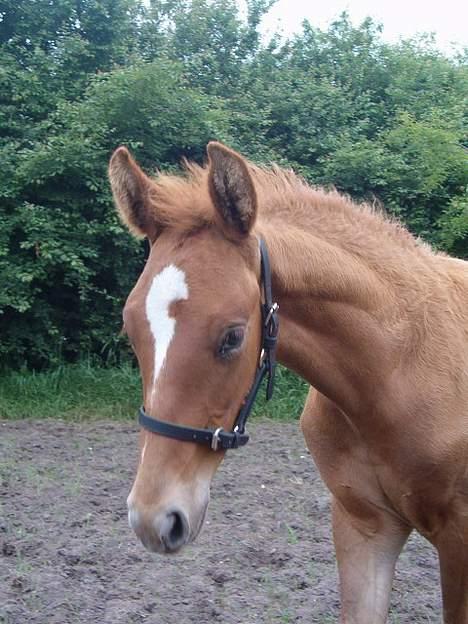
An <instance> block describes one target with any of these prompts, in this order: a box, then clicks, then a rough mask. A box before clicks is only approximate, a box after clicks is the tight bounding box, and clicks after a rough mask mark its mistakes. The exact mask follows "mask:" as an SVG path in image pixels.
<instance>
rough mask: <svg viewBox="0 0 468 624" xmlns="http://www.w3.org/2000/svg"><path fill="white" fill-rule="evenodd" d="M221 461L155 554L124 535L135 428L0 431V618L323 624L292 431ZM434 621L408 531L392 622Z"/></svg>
mask: <svg viewBox="0 0 468 624" xmlns="http://www.w3.org/2000/svg"><path fill="white" fill-rule="evenodd" d="M250 429H251V434H252V439H251V442H250V443H249V444H248V445H247V447H245V448H244V449H242V450H239V451H232V452H230V453H228V455H227V457H226V460H225V462H224V464H223V466H222V468H221V469H220V471H219V472H218V475H217V477H216V480H215V482H214V484H213V487H212V501H211V504H210V510H209V513H208V521H207V523H206V525H205V528H204V530H203V532H202V534H201V536H200V537H199V539H198V540H197V542H196V543H195V544H193V545H191V546H189V547H188V548H187V549H186V550H185V551H183V553H181V554H178V555H175V556H172V557H163V556H161V555H153V554H151V553H148V552H146V551H145V550H144V548H143V546H142V545H141V544H140V543H139V542H138V541H137V539H136V537H135V536H134V535H133V533H132V532H131V530H130V529H129V528H128V526H127V518H126V506H125V500H126V497H127V494H128V491H129V489H130V487H131V483H132V479H133V475H134V469H135V465H136V460H137V435H136V427H135V426H133V425H128V424H121V423H119V424H116V423H108V422H104V423H93V424H84V425H76V424H74V425H72V424H68V423H63V422H57V421H53V422H52V421H40V422H31V421H19V422H1V423H0V622H2V623H3V624H7V623H8V624H26V623H27V624H55V623H57V624H74V623H82V622H83V623H95V622H98V623H100V624H107V623H109V624H131V623H134V622H135V623H136V622H147V623H151V624H174V623H176V624H189V623H192V622H196V623H197V624H205V623H208V622H210V623H211V622H213V623H214V624H216V623H218V622H223V623H226V624H256V623H265V624H273V623H289V622H300V623H304V624H305V623H307V624H310V623H311V622H318V623H320V624H326V623H329V622H336V621H337V616H338V609H339V597H338V591H337V574H336V568H335V557H334V551H333V544H332V539H331V523H330V509H329V495H328V493H327V491H326V490H325V488H324V486H323V484H322V482H321V480H320V477H319V476H318V473H317V470H316V468H315V466H314V464H313V462H312V460H311V458H310V455H309V454H308V452H307V451H306V449H305V445H304V441H303V439H302V436H301V434H300V432H299V430H298V427H297V425H295V424H294V423H286V424H284V423H275V422H257V423H254V424H252V426H251V428H250ZM440 621H441V604H440V591H439V574H438V568H437V561H436V557H435V553H434V552H433V550H432V548H431V547H430V546H429V545H428V544H427V543H426V542H424V541H423V539H422V538H420V537H418V536H413V537H412V538H411V540H410V542H409V543H408V545H407V547H406V549H405V551H404V553H403V554H402V556H401V557H400V560H399V563H398V568H397V574H396V579H395V583H394V591H393V599H392V607H391V615H390V618H389V622H393V623H397V622H398V623H400V624H403V623H407V624H410V623H411V624H415V623H422V622H424V623H436V622H440Z"/></svg>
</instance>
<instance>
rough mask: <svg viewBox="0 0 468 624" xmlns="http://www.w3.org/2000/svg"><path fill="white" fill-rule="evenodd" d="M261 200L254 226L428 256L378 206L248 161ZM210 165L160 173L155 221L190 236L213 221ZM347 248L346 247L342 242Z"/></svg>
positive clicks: (422, 245)
mask: <svg viewBox="0 0 468 624" xmlns="http://www.w3.org/2000/svg"><path fill="white" fill-rule="evenodd" d="M249 170H250V173H251V175H252V178H253V181H254V184H255V189H256V192H257V196H258V200H259V216H258V222H259V226H260V227H261V223H262V222H268V223H270V224H271V223H272V222H273V223H274V222H276V221H278V222H279V221H281V222H282V223H283V224H284V223H287V224H288V225H290V226H294V227H296V228H299V229H301V230H304V231H311V232H313V233H314V234H316V235H317V236H323V237H324V238H327V239H329V240H330V239H333V238H336V237H338V236H339V238H340V240H341V242H343V238H345V239H346V238H347V237H349V243H350V246H351V247H352V246H354V245H353V241H354V243H356V244H357V245H358V246H360V245H361V244H362V243H363V242H364V239H365V240H366V241H367V242H369V243H370V242H371V241H373V242H375V241H376V239H377V241H379V242H380V243H382V242H383V241H385V243H388V242H391V243H393V244H394V245H395V244H396V245H398V246H399V247H400V248H404V249H407V250H413V251H415V252H417V253H418V252H422V253H427V251H430V247H429V246H428V245H426V244H425V243H423V242H422V241H421V240H420V239H418V238H416V237H414V236H413V235H412V234H411V233H410V232H409V231H408V230H407V229H406V228H405V227H404V226H403V225H402V224H401V223H400V222H399V221H398V220H396V219H394V218H392V217H390V216H389V215H387V214H386V213H384V211H383V210H382V209H381V208H380V207H376V206H373V205H371V204H369V203H357V202H355V201H353V200H352V199H351V198H350V197H349V196H347V195H345V194H342V193H339V192H338V191H336V190H335V189H331V190H328V189H324V188H321V187H316V186H312V185H310V184H308V183H307V182H306V181H305V180H304V179H303V178H302V177H300V176H298V175H297V174H295V173H294V172H293V171H292V170H290V169H283V168H281V167H278V166H276V165H273V166H272V167H271V168H266V167H259V166H256V165H253V164H251V163H249ZM208 173H209V169H208V165H205V166H200V165H198V164H196V163H194V162H190V161H183V171H182V172H181V173H180V174H167V173H159V174H158V175H157V177H156V178H155V179H154V182H155V184H154V187H153V190H152V199H153V202H154V209H155V212H157V215H158V220H159V221H160V222H163V223H165V224H167V225H168V226H169V227H173V228H176V229H179V230H181V231H182V232H186V233H189V232H191V231H194V230H198V229H200V228H203V227H208V226H211V225H213V224H214V223H215V213H214V207H213V204H212V201H211V199H210V195H209V191H208ZM344 242H345V246H346V240H345V241H344Z"/></svg>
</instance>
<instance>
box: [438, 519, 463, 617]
mask: <svg viewBox="0 0 468 624" xmlns="http://www.w3.org/2000/svg"><path fill="white" fill-rule="evenodd" d="M463 533H464V535H463ZM434 543H435V545H436V547H437V551H438V553H439V562H440V577H441V583H442V601H443V605H444V622H445V624H467V623H468V526H466V527H465V529H463V528H461V529H460V530H456V528H455V527H453V525H452V526H450V530H449V529H445V530H444V531H443V532H442V533H441V534H440V535H438V536H437V538H436V539H435V540H434Z"/></svg>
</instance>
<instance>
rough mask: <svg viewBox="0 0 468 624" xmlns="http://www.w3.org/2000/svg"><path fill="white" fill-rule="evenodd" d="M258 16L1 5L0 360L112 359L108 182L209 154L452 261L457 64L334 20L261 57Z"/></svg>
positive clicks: (99, 4) (122, 250)
mask: <svg viewBox="0 0 468 624" xmlns="http://www.w3.org/2000/svg"><path fill="white" fill-rule="evenodd" d="M272 4H273V0H248V2H247V6H248V14H247V17H246V19H245V20H242V19H241V18H240V17H239V15H238V8H237V5H236V3H235V2H234V1H233V0H211V1H210V0H152V1H151V2H145V3H143V2H140V1H139V0H54V1H53V2H50V1H49V0H29V1H27V2H26V1H20V2H18V0H3V2H2V5H1V9H0V18H1V19H0V226H1V227H0V338H1V339H0V361H1V366H2V367H3V368H14V369H15V368H16V369H18V368H19V369H21V368H23V369H24V368H25V367H27V368H33V369H44V368H50V367H54V366H55V367H56V366H57V365H58V364H60V363H63V362H76V361H80V360H81V361H82V360H83V359H88V360H89V358H93V359H97V360H99V361H102V362H106V363H116V362H120V361H121V360H122V359H125V358H126V357H128V356H127V348H126V345H125V343H124V342H123V341H122V340H121V339H120V338H119V330H120V315H121V308H122V305H123V302H124V300H125V297H126V294H127V293H128V291H129V290H130V288H131V286H132V285H133V283H134V282H135V280H136V278H137V275H138V274H139V272H140V271H141V268H142V263H143V260H144V251H145V250H144V248H142V244H141V243H138V242H136V241H134V240H133V239H131V237H130V236H129V235H128V233H127V232H126V231H124V229H123V228H122V226H121V225H120V224H119V222H118V220H117V218H116V215H115V212H114V208H113V205H112V201H111V196H110V192H109V188H108V183H107V176H106V168H107V163H108V159H109V156H110V154H111V153H112V150H113V149H115V147H117V146H118V145H120V144H125V145H127V146H129V147H130V149H131V150H132V151H133V152H134V154H135V156H136V157H137V159H138V160H139V161H140V162H141V163H142V165H143V166H144V167H145V168H146V169H147V170H148V171H153V170H154V169H155V168H156V167H157V168H159V169H174V168H176V167H178V165H179V162H180V160H181V158H182V157H183V156H186V157H189V158H193V159H195V160H198V161H201V160H202V159H203V157H204V150H205V146H206V143H207V142H208V141H209V140H210V139H218V140H221V141H224V142H226V143H228V144H230V145H231V146H233V147H234V148H237V149H239V150H240V151H242V152H243V153H244V154H245V155H246V156H248V157H249V158H251V159H252V160H254V161H256V162H269V161H276V162H278V163H280V164H282V165H288V166H292V167H293V168H295V169H296V170H297V171H299V172H300V173H301V174H302V175H303V176H305V177H306V178H307V179H308V180H310V181H311V182H313V183H318V184H323V185H330V184H333V185H335V186H336V187H337V188H338V189H339V190H341V191H344V192H346V193H349V194H351V195H352V196H353V197H354V198H356V199H358V200H361V199H365V200H370V201H376V202H379V203H381V204H383V205H384V206H385V207H386V209H387V210H388V211H390V212H391V213H393V214H394V215H397V216H399V217H400V218H401V219H402V220H403V221H404V222H405V223H406V224H407V225H408V227H409V228H410V229H411V230H412V231H413V232H414V233H415V234H417V235H419V236H421V237H423V238H424V239H426V240H427V241H428V242H430V243H432V244H433V245H434V246H435V247H437V248H440V249H444V250H446V251H448V252H449V253H452V254H454V255H458V256H460V257H465V258H466V257H468V199H467V185H468V168H467V162H466V156H467V151H466V146H467V145H468V143H467V136H466V115H467V100H468V98H467V95H468V70H467V63H466V60H467V54H466V51H465V53H460V54H459V55H458V56H452V57H447V56H445V55H444V54H442V53H441V52H440V51H438V50H437V49H436V48H435V47H434V45H433V43H432V41H431V39H430V38H428V37H420V38H418V39H415V40H410V41H403V42H401V43H398V44H388V43H386V42H384V41H383V40H382V38H381V36H380V28H379V26H378V25H377V24H375V23H373V22H372V21H371V20H370V19H368V20H365V21H364V22H363V23H362V24H361V25H360V26H358V27H354V26H353V25H352V24H351V23H350V21H349V19H348V17H347V16H346V15H343V16H342V17H341V18H340V19H338V20H337V21H336V22H334V23H333V24H332V25H331V26H330V27H329V28H328V29H327V30H325V31H324V30H319V29H317V28H315V27H314V26H313V25H312V24H310V23H304V25H303V30H302V32H300V33H299V34H297V35H295V36H293V37H292V38H290V39H289V40H284V39H280V38H279V37H273V39H271V40H270V41H267V42H265V41H262V39H261V37H260V35H259V25H260V23H261V20H262V16H263V15H264V14H265V13H266V11H267V10H268V8H269V7H270V6H271V5H272Z"/></svg>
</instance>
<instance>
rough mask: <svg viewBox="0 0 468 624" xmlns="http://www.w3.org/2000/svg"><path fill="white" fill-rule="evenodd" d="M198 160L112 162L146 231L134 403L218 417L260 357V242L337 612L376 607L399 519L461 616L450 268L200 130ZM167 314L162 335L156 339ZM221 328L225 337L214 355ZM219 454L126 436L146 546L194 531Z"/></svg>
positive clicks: (460, 292) (462, 388) (383, 603)
mask: <svg viewBox="0 0 468 624" xmlns="http://www.w3.org/2000/svg"><path fill="white" fill-rule="evenodd" d="M208 154H209V163H208V165H207V166H206V167H204V168H201V167H197V166H195V165H188V166H187V175H186V176H185V177H183V176H167V175H160V176H158V177H157V178H156V179H154V180H152V179H150V178H148V177H147V176H146V175H145V174H144V173H143V172H142V171H141V170H140V169H139V168H138V166H137V165H136V163H135V162H134V161H133V160H132V159H131V158H130V156H129V154H128V152H127V151H126V150H125V148H119V150H117V151H116V153H115V154H114V156H113V158H112V160H111V164H110V179H111V183H112V188H113V192H114V197H115V199H116V203H117V206H118V208H119V210H120V213H121V216H122V218H123V220H124V222H125V223H127V225H128V226H129V228H130V229H131V230H132V231H133V232H134V233H136V234H138V235H142V236H147V237H148V238H149V240H150V242H151V244H152V249H151V254H150V258H149V260H148V263H147V266H146V268H145V270H144V272H143V274H142V276H141V277H140V279H139V281H138V283H137V285H136V287H135V289H134V290H133V291H132V294H131V295H130V297H129V300H128V302H127V305H126V309H125V312H124V318H125V325H126V328H127V331H128V333H129V336H130V338H131V340H132V342H133V344H134V347H135V350H136V354H137V356H138V359H139V363H140V368H141V372H142V377H143V386H144V400H145V405H146V407H147V410H148V412H149V413H150V414H153V415H154V416H157V417H158V418H162V419H165V420H170V421H172V422H179V423H183V424H186V425H190V426H219V425H221V426H224V427H225V428H230V426H231V424H232V422H233V420H234V418H235V414H236V413H237V410H238V409H239V405H240V404H241V402H242V399H243V396H245V393H246V391H247V389H248V387H249V384H250V381H251V379H252V378H253V374H254V370H255V366H256V361H257V357H258V345H259V336H260V335H259V312H258V303H259V298H260V290H259V287H258V281H259V259H258V245H257V237H258V236H261V237H263V239H264V240H265V241H266V243H267V246H268V248H269V251H270V256H271V262H272V271H273V289H274V295H275V298H276V299H277V300H278V302H279V304H280V310H281V328H280V341H279V349H278V358H279V360H280V361H281V362H282V363H283V364H284V365H286V366H287V367H289V368H291V369H292V370H294V371H296V372H297V373H299V374H300V375H301V376H302V377H303V378H304V379H306V380H307V381H308V382H309V383H310V384H311V390H310V393H309V397H308V399H307V402H306V405H305V408H304V411H303V414H302V417H301V426H302V430H303V432H304V436H305V438H306V441H307V444H308V446H309V448H310V451H311V453H312V455H313V457H314V460H315V461H316V463H317V465H318V467H319V470H320V472H321V475H322V477H323V479H324V481H325V483H326V484H327V486H328V488H329V489H330V492H331V494H332V499H333V529H334V540H335V546H336V553H337V561H338V568H339V575H340V592H341V599H342V622H347V623H348V622H349V623H356V624H379V623H383V622H385V621H386V617H387V611H388V604H389V593H390V589H391V582H392V577H393V571H394V565H395V561H396V559H397V557H398V555H399V553H400V551H401V548H402V547H403V545H404V543H405V541H406V539H407V537H408V535H409V533H410V532H411V530H412V529H417V530H418V531H419V532H420V533H422V534H423V535H424V536H426V537H427V539H428V540H430V541H431V542H432V544H434V546H435V547H436V548H437V550H438V553H439V559H440V567H441V581H442V591H443V601H444V614H445V615H444V617H445V622H446V623H447V624H468V314H467V310H468V263H466V262H464V261H461V260H456V259H451V258H449V257H447V256H445V255H442V254H438V253H435V252H433V251H432V250H431V249H430V248H429V247H428V246H427V245H425V244H423V243H421V242H420V241H418V240H416V239H415V238H413V237H412V236H411V235H410V234H409V233H408V232H407V231H406V230H405V229H404V228H403V227H401V226H400V225H398V224H397V223H394V222H392V221H390V220H388V219H387V218H386V217H384V216H383V215H382V214H381V213H379V212H378V211H375V210H373V209H372V208H370V207H369V206H358V205H356V204H354V203H353V202H351V201H350V200H349V199H348V198H346V197H343V196H342V195H339V194H338V193H336V192H325V191H323V190H321V189H316V188H311V187H310V186H308V185H307V184H306V183H305V182H303V181H302V180H301V179H299V178H298V177H296V176H295V175H294V174H293V173H291V172H288V171H283V170H281V169H272V170H266V169H261V168H258V167H254V166H252V165H251V164H249V163H248V162H247V161H245V160H244V159H243V158H242V157H241V156H239V155H238V154H236V153H235V152H233V151H231V150H229V149H228V148H226V147H224V146H223V145H221V144H218V143H211V144H210V145H209V147H208ZM169 266H173V267H175V269H174V273H173V275H174V280H175V281H176V282H177V283H178V286H177V289H176V290H175V291H174V292H176V294H175V295H174V297H173V298H172V299H170V298H169V299H167V301H168V303H167V308H164V310H163V307H162V303H161V301H163V300H164V301H166V299H164V297H166V298H167V296H166V295H164V293H163V292H162V291H161V290H159V291H158V290H157V289H156V291H154V292H153V290H152V285H154V284H159V283H161V284H162V285H163V286H164V288H166V289H167V288H168V287H169V289H170V288H172V286H171V284H173V282H170V278H169V277H168V275H169V274H168V272H167V271H166V272H165V269H167V268H168V267H169ZM155 280H156V282H155ZM150 293H151V294H150ZM177 293H179V295H177ZM181 294H182V295H185V294H186V295H187V296H186V297H184V296H180V295H181ZM158 297H159V298H158ZM161 297H162V299H161ZM153 299H154V302H155V303H154V306H153V308H151V306H150V304H149V303H148V302H150V303H151V302H153ZM145 302H146V303H145ZM145 306H146V307H145ZM158 306H159V307H158ZM151 309H153V310H156V311H155V312H154V316H153V317H151V314H153V312H151V314H150V312H148V310H151ZM145 310H146V312H145ZM164 314H165V315H166V316H164ZM158 315H159V316H158ZM166 317H167V318H170V319H172V320H173V321H174V327H176V329H175V330H174V332H173V333H172V334H171V333H170V332H169V333H167V334H164V337H161V338H156V334H155V333H154V332H157V331H160V332H161V331H162V330H161V329H159V330H158V329H155V330H154V331H153V329H151V328H152V327H153V325H152V323H153V320H154V319H166ZM233 327H234V328H235V331H237V334H236V336H237V338H239V336H240V340H241V344H240V346H239V347H238V348H236V349H233V350H232V357H230V359H229V360H228V361H221V359H220V357H219V350H218V347H217V345H219V342H220V341H222V340H225V336H226V335H229V336H230V340H233V339H232V334H229V332H230V331H232V330H231V329H230V328H233ZM152 331H153V334H152V333H151V332H152ZM226 332H228V333H227V334H226ZM162 335H163V334H161V336H162ZM223 336H224V338H223ZM237 338H236V340H237ZM164 340H165V341H166V342H167V341H168V340H169V343H168V346H167V350H166V351H164V358H165V359H164V362H163V364H161V367H160V368H161V373H160V374H159V373H158V375H159V377H158V379H157V380H156V378H155V370H156V366H157V365H156V360H157V356H155V355H154V353H155V351H154V350H155V349H156V352H157V350H158V341H159V343H160V344H163V342H164ZM164 344H166V343H164ZM159 353H160V358H161V357H162V356H161V351H160V352H159ZM158 366H159V365H158ZM158 371H159V368H158ZM221 458H222V454H220V453H213V452H210V451H209V450H206V449H203V448H200V447H197V446H196V445H191V444H187V443H183V442H178V441H174V440H168V439H167V438H161V437H160V436H156V435H154V434H150V433H142V456H141V462H140V466H139V469H138V474H137V477H136V481H135V484H134V487H133V489H132V493H131V495H130V497H129V507H130V512H129V518H130V523H131V524H132V526H133V527H134V529H135V531H136V532H137V534H138V535H139V536H140V538H141V539H142V540H143V542H144V543H145V545H147V546H148V547H149V548H152V549H153V550H159V551H164V552H166V551H167V550H176V549H178V548H180V547H181V546H182V545H183V544H185V543H186V542H187V541H189V540H190V539H193V538H194V537H195V536H196V534H197V533H198V531H199V529H200V527H201V525H202V523H203V518H204V513H205V509H206V505H207V502H208V497H209V482H210V479H211V477H212V475H213V473H214V471H215V470H216V468H217V466H218V464H219V462H220V461H221ZM311 521H313V519H312V518H311Z"/></svg>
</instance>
